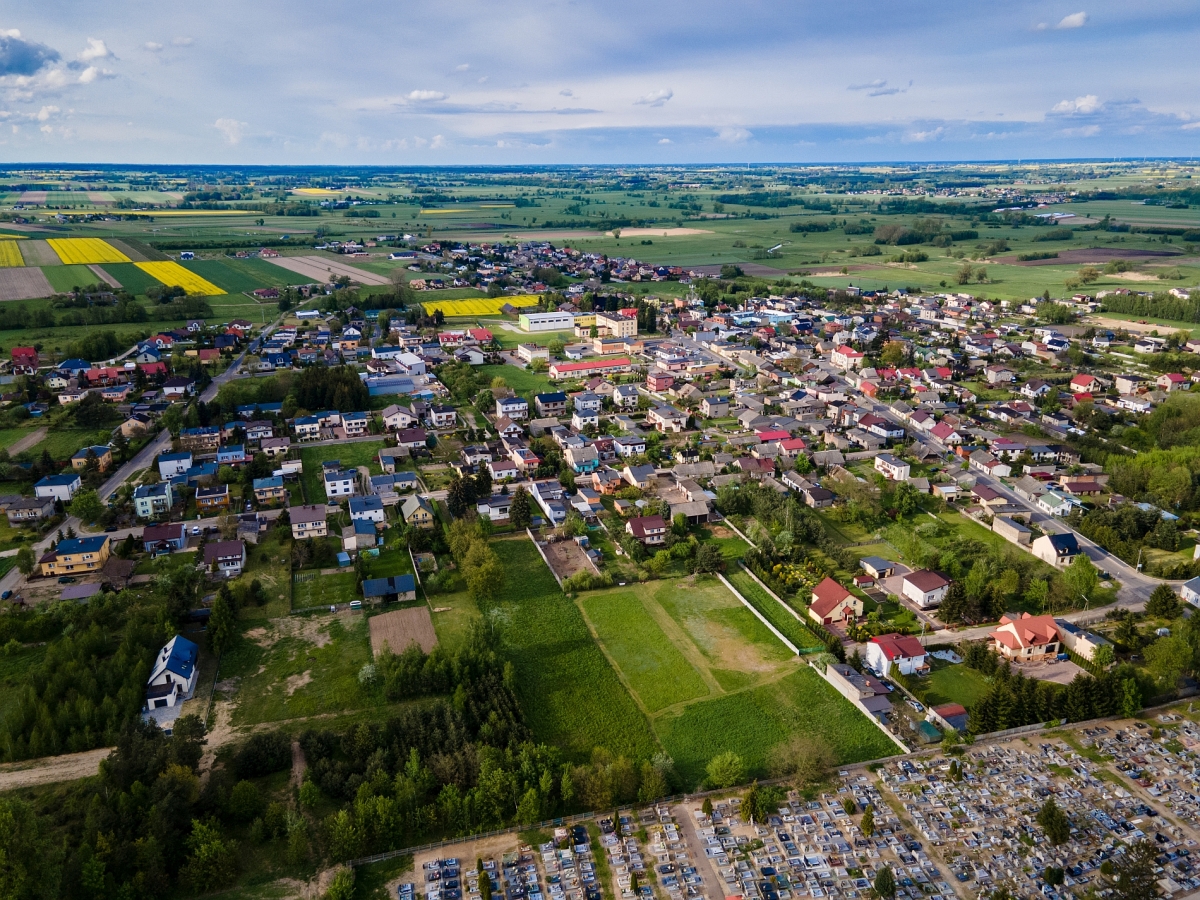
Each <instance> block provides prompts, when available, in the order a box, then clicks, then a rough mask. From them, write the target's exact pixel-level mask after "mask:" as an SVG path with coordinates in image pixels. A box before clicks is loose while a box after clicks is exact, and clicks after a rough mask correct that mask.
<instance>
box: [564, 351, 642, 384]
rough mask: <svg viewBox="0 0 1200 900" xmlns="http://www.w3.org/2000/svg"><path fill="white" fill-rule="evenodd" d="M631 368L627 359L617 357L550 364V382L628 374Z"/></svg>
mask: <svg viewBox="0 0 1200 900" xmlns="http://www.w3.org/2000/svg"><path fill="white" fill-rule="evenodd" d="M630 368H631V363H630V361H629V358H628V357H624V356H622V357H617V358H616V359H596V360H589V361H587V362H571V363H557V362H556V363H551V364H550V380H551V381H565V380H567V379H571V378H591V377H592V376H595V375H599V376H601V377H603V376H606V375H614V374H616V373H619V372H628V371H629V370H630Z"/></svg>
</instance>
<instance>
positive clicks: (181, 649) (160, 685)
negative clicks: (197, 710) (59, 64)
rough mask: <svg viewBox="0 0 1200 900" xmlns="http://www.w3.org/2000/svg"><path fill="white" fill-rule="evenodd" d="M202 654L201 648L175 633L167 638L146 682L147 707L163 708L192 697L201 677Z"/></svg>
mask: <svg viewBox="0 0 1200 900" xmlns="http://www.w3.org/2000/svg"><path fill="white" fill-rule="evenodd" d="M199 655H200V648H199V647H197V646H196V645H195V644H193V643H192V642H191V641H189V640H188V639H187V638H184V637H180V636H179V635H175V637H173V638H171V640H169V641H167V644H166V646H165V647H163V648H162V649H161V650H160V651H158V656H157V657H155V660H154V668H153V669H152V670H151V671H150V678H149V679H148V680H147V681H146V708H147V709H161V708H163V707H167V706H174V705H175V704H176V703H182V702H183V701H184V700H189V699H191V696H192V694H194V693H195V692H196V680H197V678H198V677H199V670H198V668H197V666H196V659H197V657H198V656H199Z"/></svg>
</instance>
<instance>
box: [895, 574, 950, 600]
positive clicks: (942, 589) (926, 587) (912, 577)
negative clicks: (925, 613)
mask: <svg viewBox="0 0 1200 900" xmlns="http://www.w3.org/2000/svg"><path fill="white" fill-rule="evenodd" d="M902 581H903V588H902V589H901V593H902V594H903V595H904V596H905V597H907V598H908V599H909V600H911V601H912V602H913V603H915V604H917V606H919V607H921V609H929V608H930V607H931V606H937V605H938V604H939V603H941V602H942V599H943V598H944V597H945V596H946V592H947V591H948V590H950V582H949V580H948V579H946V578H944V577H942V576H941V575H939V574H938V573H937V572H931V571H929V570H928V569H921V570H919V571H916V572H909V573H908V574H907V575H905V576H904V578H903V579H902Z"/></svg>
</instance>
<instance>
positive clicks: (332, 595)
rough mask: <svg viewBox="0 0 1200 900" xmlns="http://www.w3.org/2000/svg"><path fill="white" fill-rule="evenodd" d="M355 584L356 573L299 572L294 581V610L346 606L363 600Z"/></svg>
mask: <svg viewBox="0 0 1200 900" xmlns="http://www.w3.org/2000/svg"><path fill="white" fill-rule="evenodd" d="M361 599H362V597H361V595H360V594H359V593H358V588H357V587H356V586H355V583H354V573H353V572H346V573H344V574H343V573H338V574H337V575H321V574H320V573H317V572H297V573H296V575H295V576H294V579H293V581H292V608H293V609H310V608H312V607H315V606H332V605H334V604H335V603H336V604H346V603H349V602H350V601H351V600H361Z"/></svg>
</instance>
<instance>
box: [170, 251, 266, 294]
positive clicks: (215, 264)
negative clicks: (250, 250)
mask: <svg viewBox="0 0 1200 900" xmlns="http://www.w3.org/2000/svg"><path fill="white" fill-rule="evenodd" d="M180 265H181V266H183V267H184V268H185V269H188V270H190V271H192V272H195V273H196V274H197V275H199V276H200V277H201V278H205V279H207V280H209V281H211V282H212V283H213V284H215V285H216V286H217V287H219V288H221V289H222V290H226V291H229V292H230V293H231V294H240V293H242V292H243V291H254V290H258V289H259V288H261V287H266V286H267V285H268V284H270V282H266V281H262V280H260V279H258V278H255V277H253V276H252V275H251V274H250V273H249V272H247V271H245V270H243V269H241V268H240V267H239V268H234V267H232V266H230V265H229V263H228V262H226V261H225V260H223V259H197V260H194V261H190V262H182V263H180ZM275 268H277V269H278V268H279V266H275ZM280 271H283V270H282V269H281V270H280Z"/></svg>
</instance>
